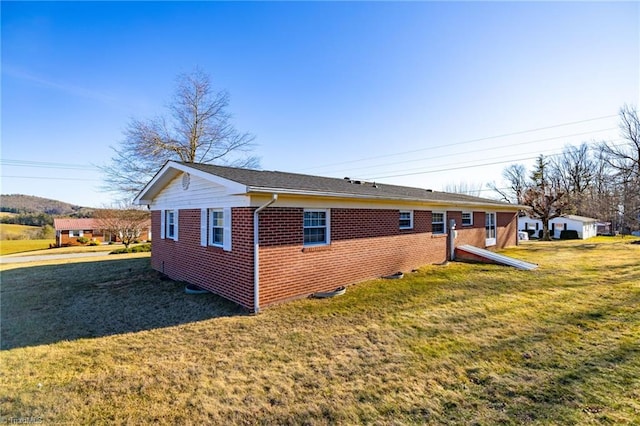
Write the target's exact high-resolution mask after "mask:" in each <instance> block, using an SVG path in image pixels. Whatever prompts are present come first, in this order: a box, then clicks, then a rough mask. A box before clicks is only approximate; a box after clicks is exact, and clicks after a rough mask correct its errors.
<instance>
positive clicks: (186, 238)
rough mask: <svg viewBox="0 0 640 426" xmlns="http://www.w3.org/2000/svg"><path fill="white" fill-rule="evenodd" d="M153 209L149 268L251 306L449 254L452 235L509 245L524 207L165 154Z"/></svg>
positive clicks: (149, 192) (147, 192)
mask: <svg viewBox="0 0 640 426" xmlns="http://www.w3.org/2000/svg"><path fill="white" fill-rule="evenodd" d="M135 202H137V203H139V204H142V205H147V206H148V207H149V209H150V210H151V218H152V233H153V235H155V236H159V238H158V237H155V238H154V240H153V250H152V255H151V263H152V267H153V268H154V269H156V270H158V271H160V272H162V273H164V274H166V275H167V276H168V277H170V278H172V279H175V280H181V281H185V282H188V283H191V284H195V285H197V286H200V287H202V288H205V289H207V290H210V291H211V292H213V293H216V294H218V295H220V296H223V297H225V298H227V299H230V300H232V301H234V302H236V303H238V304H240V305H242V306H244V307H246V308H249V309H253V310H254V311H255V312H258V311H259V309H260V308H262V307H264V306H268V305H270V304H273V303H276V302H281V301H285V300H289V299H293V298H299V297H304V296H308V295H310V294H313V293H315V292H322V291H331V290H333V289H335V288H336V287H338V286H346V285H349V284H354V283H358V282H361V281H365V280H368V279H372V278H376V277H380V276H384V275H389V274H392V273H395V272H398V271H402V272H406V271H410V270H412V269H414V268H417V267H419V266H421V265H425V264H429V263H439V262H443V261H445V260H446V259H447V257H448V253H449V249H448V247H447V241H448V238H447V237H448V235H449V232H450V221H452V220H453V221H455V223H456V226H457V229H456V232H455V233H454V235H456V239H455V244H456V245H459V244H471V245H474V246H477V247H481V248H485V247H488V248H502V247H505V246H509V245H515V244H517V213H518V209H519V208H522V207H523V206H517V205H511V204H506V203H503V202H499V201H494V200H488V199H484V198H478V197H472V196H468V195H462V194H450V193H444V192H436V191H431V190H425V189H419V188H410V187H403V186H395V185H386V184H381V183H374V182H361V181H357V180H352V179H348V178H345V179H336V178H327V177H319V176H308V175H301V174H294V173H284V172H277V171H259V170H248V169H241V168H232V167H223V166H214V165H205V164H197V163H182V162H174V161H169V162H167V163H166V164H165V165H164V166H163V167H162V169H161V170H160V171H159V172H158V173H157V174H156V175H155V176H154V178H153V179H152V180H151V181H150V182H149V183H148V184H147V185H146V186H145V187H144V189H143V190H142V191H141V192H140V194H138V196H137V197H136V199H135Z"/></svg>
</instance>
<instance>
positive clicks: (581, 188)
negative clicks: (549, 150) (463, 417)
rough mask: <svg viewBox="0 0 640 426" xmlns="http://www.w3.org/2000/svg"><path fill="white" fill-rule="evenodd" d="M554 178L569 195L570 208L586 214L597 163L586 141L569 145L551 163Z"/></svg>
mask: <svg viewBox="0 0 640 426" xmlns="http://www.w3.org/2000/svg"><path fill="white" fill-rule="evenodd" d="M549 167H550V174H551V175H552V180H553V181H555V182H557V184H558V185H559V187H560V189H561V190H562V192H564V193H565V194H566V196H567V203H568V210H570V211H571V212H573V213H577V214H580V215H584V214H586V212H585V205H586V203H587V201H588V200H587V199H586V195H587V191H588V189H589V188H590V187H591V184H592V182H593V179H594V176H595V173H596V170H595V168H596V164H595V162H594V161H593V160H592V158H591V155H590V152H589V146H588V145H587V144H586V143H583V144H581V145H580V146H579V147H576V146H573V145H567V146H565V147H564V150H563V152H562V155H560V156H557V157H555V159H553V160H551V162H550V163H549Z"/></svg>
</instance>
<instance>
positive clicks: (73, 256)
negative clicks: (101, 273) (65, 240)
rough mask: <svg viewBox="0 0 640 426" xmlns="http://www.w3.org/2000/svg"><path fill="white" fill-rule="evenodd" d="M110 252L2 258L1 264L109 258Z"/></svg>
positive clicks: (0, 259)
mask: <svg viewBox="0 0 640 426" xmlns="http://www.w3.org/2000/svg"><path fill="white" fill-rule="evenodd" d="M108 255H109V252H107V251H103V252H91V253H67V254H42V255H40V254H39V255H32V256H15V255H14V256H12V255H9V256H0V264H6V263H27V262H41V261H44V260H60V259H77V258H82V257H98V256H108Z"/></svg>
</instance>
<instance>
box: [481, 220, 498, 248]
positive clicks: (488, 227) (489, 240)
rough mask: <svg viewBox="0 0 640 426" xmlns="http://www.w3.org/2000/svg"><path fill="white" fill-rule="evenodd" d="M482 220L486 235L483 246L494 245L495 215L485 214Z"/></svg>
mask: <svg viewBox="0 0 640 426" xmlns="http://www.w3.org/2000/svg"><path fill="white" fill-rule="evenodd" d="M484 216H485V219H484V229H485V234H486V239H485V245H486V246H487V247H489V246H495V245H496V214H495V213H493V212H486V213H485V215H484Z"/></svg>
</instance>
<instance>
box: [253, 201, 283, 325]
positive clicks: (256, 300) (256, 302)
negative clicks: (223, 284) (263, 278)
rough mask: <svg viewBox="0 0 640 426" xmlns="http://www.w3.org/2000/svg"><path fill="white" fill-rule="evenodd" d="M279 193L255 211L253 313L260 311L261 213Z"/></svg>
mask: <svg viewBox="0 0 640 426" xmlns="http://www.w3.org/2000/svg"><path fill="white" fill-rule="evenodd" d="M277 199H278V194H273V198H272V199H271V200H269V201H268V202H267V203H266V204H263V205H262V206H260V207H258V208H257V209H256V210H255V211H254V212H253V313H254V314H257V313H259V312H260V254H259V252H260V222H259V220H260V219H259V216H258V215H259V214H260V212H261V211H262V210H264V209H266V208H267V207H269V206H270V205H271V204H273V203H275V202H276V200H277Z"/></svg>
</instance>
